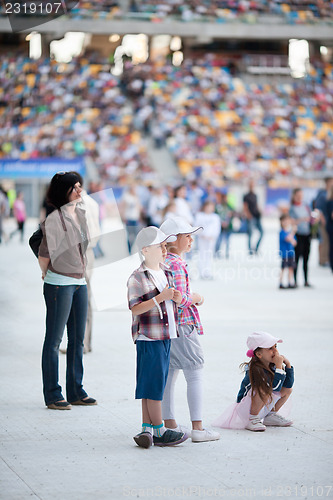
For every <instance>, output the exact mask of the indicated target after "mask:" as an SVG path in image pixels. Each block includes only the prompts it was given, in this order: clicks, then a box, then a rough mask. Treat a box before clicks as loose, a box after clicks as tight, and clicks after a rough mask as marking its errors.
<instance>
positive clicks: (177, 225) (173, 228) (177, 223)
mask: <svg viewBox="0 0 333 500" xmlns="http://www.w3.org/2000/svg"><path fill="white" fill-rule="evenodd" d="M160 229H161V230H162V231H163V233H165V234H176V235H178V234H192V233H196V232H197V231H202V230H203V227H202V226H200V227H193V226H191V224H189V223H188V222H187V221H186V220H185V219H183V217H172V219H171V218H170V219H166V220H165V221H164V222H163V224H161V226H160Z"/></svg>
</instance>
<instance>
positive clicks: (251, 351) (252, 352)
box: [246, 349, 254, 358]
mask: <svg viewBox="0 0 333 500" xmlns="http://www.w3.org/2000/svg"><path fill="white" fill-rule="evenodd" d="M246 356H247V357H249V358H253V357H254V351H253V350H252V349H249V350H248V351H247V353H246Z"/></svg>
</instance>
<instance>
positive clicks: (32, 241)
mask: <svg viewBox="0 0 333 500" xmlns="http://www.w3.org/2000/svg"><path fill="white" fill-rule="evenodd" d="M42 239H43V231H42V230H41V228H40V226H39V227H38V229H37V231H35V232H34V233H33V234H32V235H31V236H30V238H29V245H30V248H31V250H32V251H33V253H34V254H35V255H36V257H37V259H38V251H39V247H40V244H41V242H42Z"/></svg>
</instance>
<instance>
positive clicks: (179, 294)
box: [172, 289, 182, 304]
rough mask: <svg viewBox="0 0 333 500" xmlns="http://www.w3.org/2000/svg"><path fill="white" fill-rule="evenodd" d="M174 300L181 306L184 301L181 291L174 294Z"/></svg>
mask: <svg viewBox="0 0 333 500" xmlns="http://www.w3.org/2000/svg"><path fill="white" fill-rule="evenodd" d="M172 300H173V301H174V302H176V304H180V303H181V301H182V294H181V292H180V291H179V290H176V289H175V291H174V292H173V297H172Z"/></svg>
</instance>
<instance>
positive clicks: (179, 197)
mask: <svg viewBox="0 0 333 500" xmlns="http://www.w3.org/2000/svg"><path fill="white" fill-rule="evenodd" d="M186 194H187V193H186V186H185V184H182V185H181V186H178V187H176V188H175V190H174V199H173V201H174V202H175V204H176V215H177V216H178V217H183V218H184V219H186V220H187V222H188V223H189V224H192V223H193V214H192V212H191V207H190V204H189V203H188V201H187V200H186Z"/></svg>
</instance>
